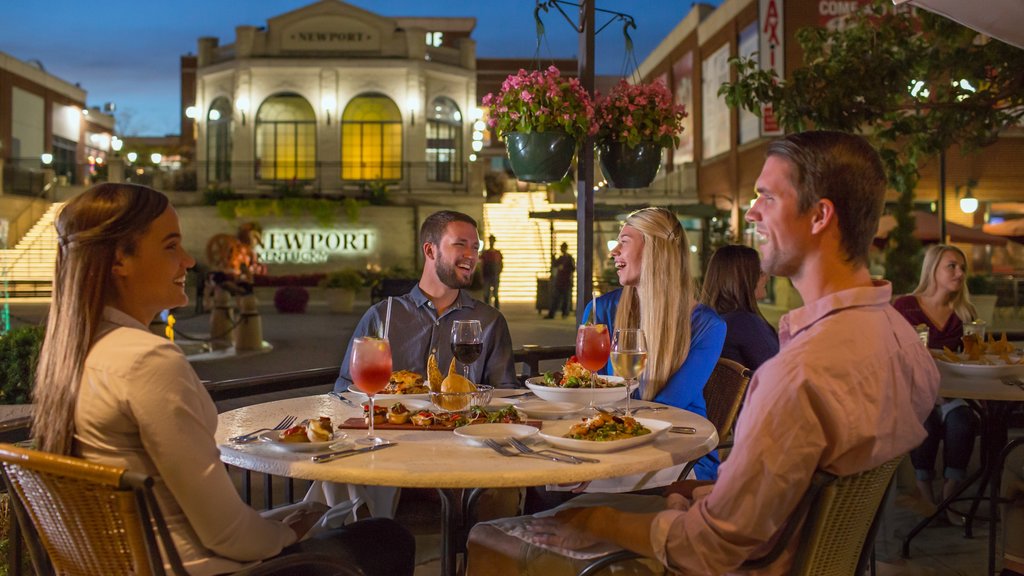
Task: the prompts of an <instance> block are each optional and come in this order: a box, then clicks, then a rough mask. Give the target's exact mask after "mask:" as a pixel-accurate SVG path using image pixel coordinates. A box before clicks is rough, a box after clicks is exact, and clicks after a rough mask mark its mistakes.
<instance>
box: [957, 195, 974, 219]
mask: <svg viewBox="0 0 1024 576" xmlns="http://www.w3.org/2000/svg"><path fill="white" fill-rule="evenodd" d="M960 209H961V210H963V212H964V214H974V213H975V212H976V211H977V210H978V199H977V198H975V197H974V196H972V195H971V194H970V193H968V194H967V196H964V197H963V198H961V199H960Z"/></svg>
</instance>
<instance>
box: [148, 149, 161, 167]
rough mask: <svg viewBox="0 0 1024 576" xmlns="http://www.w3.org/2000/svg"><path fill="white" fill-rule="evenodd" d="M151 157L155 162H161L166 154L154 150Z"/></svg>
mask: <svg viewBox="0 0 1024 576" xmlns="http://www.w3.org/2000/svg"><path fill="white" fill-rule="evenodd" d="M149 159H150V160H152V161H153V164H159V163H160V161H161V160H163V159H164V155H163V154H161V153H159V152H153V153H152V154H150V155H149Z"/></svg>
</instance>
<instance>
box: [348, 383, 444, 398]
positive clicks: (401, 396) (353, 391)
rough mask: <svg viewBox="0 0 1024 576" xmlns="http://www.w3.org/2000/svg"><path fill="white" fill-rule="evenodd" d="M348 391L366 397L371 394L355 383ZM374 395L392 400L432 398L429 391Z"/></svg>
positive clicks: (349, 386) (350, 385)
mask: <svg viewBox="0 0 1024 576" xmlns="http://www.w3.org/2000/svg"><path fill="white" fill-rule="evenodd" d="M348 391H349V392H351V393H353V394H358V395H360V396H362V397H364V398H369V396H368V395H367V394H366V392H363V391H362V390H360V389H359V387H357V386H356V385H355V384H349V385H348ZM373 397H374V399H375V400H390V399H392V398H399V399H401V398H419V399H421V400H430V395H429V394H427V393H423V394H374V395H373Z"/></svg>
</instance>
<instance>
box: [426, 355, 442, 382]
mask: <svg viewBox="0 0 1024 576" xmlns="http://www.w3.org/2000/svg"><path fill="white" fill-rule="evenodd" d="M442 380H444V375H442V374H441V370H440V369H439V368H438V367H437V355H436V354H435V353H433V352H431V353H430V357H429V358H427V383H428V384H429V385H430V389H431V390H433V391H434V392H440V391H441V381H442Z"/></svg>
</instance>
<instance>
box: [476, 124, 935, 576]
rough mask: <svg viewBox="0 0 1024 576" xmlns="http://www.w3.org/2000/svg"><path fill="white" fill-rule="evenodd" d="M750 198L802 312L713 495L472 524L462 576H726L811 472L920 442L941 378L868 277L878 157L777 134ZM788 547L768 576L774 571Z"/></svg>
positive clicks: (878, 202) (783, 566)
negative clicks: (597, 559) (618, 563)
mask: <svg viewBox="0 0 1024 576" xmlns="http://www.w3.org/2000/svg"><path fill="white" fill-rule="evenodd" d="M757 192H758V200H757V202H756V204H755V205H754V206H753V207H752V208H751V209H750V211H749V212H748V213H747V217H746V218H747V220H748V221H750V222H753V223H754V224H755V225H756V227H757V234H758V240H759V244H760V249H761V254H762V267H763V268H764V271H765V272H766V273H768V274H770V275H774V276H786V277H789V278H790V279H791V280H792V282H793V285H794V286H795V287H796V289H797V290H798V291H799V292H800V295H801V296H802V297H803V300H804V302H806V303H807V304H806V305H805V306H803V307H802V308H798V309H796V310H793V311H791V312H790V313H789V314H787V315H786V316H784V317H783V318H782V320H781V321H780V324H779V338H780V342H781V351H780V352H779V354H778V355H777V356H775V357H774V358H772V359H771V360H769V361H768V362H766V363H765V364H763V365H762V366H761V368H760V369H758V371H757V373H756V374H755V375H754V379H753V380H752V381H751V383H750V388H749V391H748V393H747V398H746V403H745V406H744V408H743V411H742V412H741V414H740V416H739V420H738V422H737V424H736V435H735V441H736V448H735V449H734V450H733V451H732V453H731V454H730V455H729V459H728V460H727V461H726V462H725V463H723V464H722V466H721V467H720V469H719V478H718V481H717V482H716V483H715V484H714V485H712V486H705V487H702V488H698V489H697V490H695V491H694V493H693V496H692V498H685V497H683V496H681V495H678V494H675V495H671V496H669V497H668V499H667V500H666V501H665V503H664V505H663V509H661V510H660V511H657V512H649V513H631V512H625V511H621V510H620V509H617V508H611V507H577V508H570V509H566V510H563V511H561V512H559V513H558V514H557V515H556V516H554V517H553V518H548V519H537V518H532V519H527V520H525V521H521V520H519V519H512V520H504V521H498V522H495V523H489V524H481V525H478V526H476V527H474V529H473V531H472V532H471V533H470V544H469V558H470V563H469V574H485V573H486V574H518V573H523V572H522V570H521V569H522V568H523V567H526V569H527V572H528V573H529V572H531V571H532V569H531V568H530V567H532V566H539V565H542V564H543V565H544V570H545V573H552V567H554V566H558V568H559V569H560V571H561V570H564V571H568V570H570V569H572V570H575V569H578V568H579V567H580V566H582V565H585V564H587V563H588V562H589V560H588V559H587V557H586V556H587V555H586V554H580V553H579V552H578V551H580V550H582V549H584V548H587V547H589V546H592V545H594V544H596V543H599V542H608V543H612V544H614V545H617V546H620V547H623V548H627V549H629V550H633V551H635V552H638V553H640V554H643V555H645V556H648V557H651V558H656V559H657V560H658V561H660V563H661V564H662V565H664V566H666V567H667V568H669V569H670V570H672V571H674V572H679V573H682V574H722V573H727V572H733V571H735V570H736V569H737V568H739V566H740V565H741V564H742V562H743V561H744V560H746V559H748V558H756V557H758V556H760V555H761V554H763V553H764V552H765V551H766V550H767V548H768V545H769V543H770V542H771V541H772V539H773V537H774V536H775V535H776V534H777V533H778V532H779V530H780V529H781V527H782V526H783V525H784V524H785V522H786V520H787V518H788V517H789V515H790V514H791V513H792V511H793V510H794V508H795V507H796V504H797V502H798V501H799V499H800V498H801V496H802V495H803V493H804V492H805V491H806V489H807V487H808V486H809V484H810V480H811V477H812V475H813V474H814V472H815V471H816V470H825V471H827V472H831V473H833V474H836V475H839V476H845V475H849V474H854V473H857V472H862V471H864V470H868V469H870V468H874V467H876V466H878V465H879V464H881V463H883V462H885V461H887V460H889V459H891V458H893V457H895V456H898V455H900V454H903V453H905V452H907V451H909V450H910V449H911V448H913V447H915V446H917V445H918V444H919V443H920V442H921V440H922V439H923V438H924V436H925V431H924V428H923V427H922V425H921V422H922V421H924V419H925V417H926V416H927V415H928V412H929V411H930V410H931V407H932V406H933V404H934V401H935V396H936V394H937V391H938V384H939V375H938V371H937V369H936V367H935V364H934V362H933V361H932V360H931V358H930V357H929V355H928V352H927V350H925V348H924V347H923V346H922V345H921V343H920V340H916V339H915V338H916V337H917V335H916V333H915V332H914V330H913V329H912V328H911V327H910V326H909V325H908V324H907V322H906V321H904V320H903V319H902V317H900V315H899V314H898V313H897V312H896V311H895V310H894V309H893V308H892V307H891V306H890V305H889V301H890V299H891V296H892V288H891V286H890V285H889V284H888V283H887V282H872V280H871V276H870V274H869V272H868V269H867V263H868V246H869V245H870V242H871V240H872V237H873V236H874V233H875V230H876V229H877V225H878V219H879V217H880V215H881V210H882V203H883V199H884V193H885V175H884V172H883V170H882V165H881V161H880V159H879V157H878V155H877V153H876V152H875V151H874V149H872V148H871V146H870V145H869V144H868V143H867V142H866V141H865V140H864V139H863V138H861V137H859V136H854V135H849V134H843V133H838V132H804V133H800V134H795V135H791V136H788V137H786V138H783V139H781V140H779V141H776V142H774V143H772V144H771V145H769V147H768V157H767V159H766V161H765V165H764V168H763V170H762V172H761V175H760V177H759V178H758V180H757ZM627 503H628V501H627ZM523 524H529V525H530V529H529V530H521V527H522V526H523ZM510 534H523V535H522V536H520V537H516V536H512V535H510ZM794 540H795V539H794ZM796 544H797V543H796V542H795V541H794V542H793V543H791V545H790V546H789V548H788V549H787V551H786V552H785V553H784V554H783V556H782V557H781V558H780V559H778V560H777V561H776V562H774V563H773V564H772V565H771V566H770V567H769V568H768V569H767V572H766V573H770V574H784V573H786V572H788V570H789V568H790V566H791V564H792V560H793V552H794V548H795V545H796ZM558 552H561V553H558ZM566 554H568V555H573V556H575V557H576V558H577V559H576V560H573V559H570V558H568V557H567V556H566ZM553 559H554V560H553Z"/></svg>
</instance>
